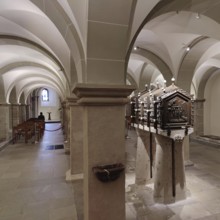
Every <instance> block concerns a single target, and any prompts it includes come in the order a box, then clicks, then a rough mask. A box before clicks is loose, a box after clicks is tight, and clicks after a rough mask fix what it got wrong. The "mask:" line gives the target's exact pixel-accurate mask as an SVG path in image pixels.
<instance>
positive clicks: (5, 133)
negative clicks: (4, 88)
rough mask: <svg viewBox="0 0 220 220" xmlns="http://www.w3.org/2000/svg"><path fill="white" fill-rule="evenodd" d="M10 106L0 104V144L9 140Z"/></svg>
mask: <svg viewBox="0 0 220 220" xmlns="http://www.w3.org/2000/svg"><path fill="white" fill-rule="evenodd" d="M10 107H11V105H10V104H0V142H2V141H6V140H9V139H10Z"/></svg>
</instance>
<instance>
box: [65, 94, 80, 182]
mask: <svg viewBox="0 0 220 220" xmlns="http://www.w3.org/2000/svg"><path fill="white" fill-rule="evenodd" d="M77 100H78V99H76V98H72V99H71V100H70V99H68V105H69V107H70V171H69V173H67V175H66V179H67V180H78V179H83V111H82V110H83V107H82V106H81V105H78V104H77Z"/></svg>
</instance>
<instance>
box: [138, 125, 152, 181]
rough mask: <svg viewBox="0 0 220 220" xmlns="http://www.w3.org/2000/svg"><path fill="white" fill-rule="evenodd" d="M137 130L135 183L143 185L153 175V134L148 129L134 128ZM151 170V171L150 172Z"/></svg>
mask: <svg viewBox="0 0 220 220" xmlns="http://www.w3.org/2000/svg"><path fill="white" fill-rule="evenodd" d="M136 132H137V155H136V169H135V173H136V177H135V183H136V184H137V185H145V184H146V183H147V182H148V181H150V180H151V178H152V177H151V174H152V176H153V161H154V155H155V149H156V146H155V140H154V134H153V133H151V134H150V132H148V131H144V130H140V129H136ZM150 135H152V168H151V163H150V157H151V156H150V154H151V152H150ZM151 172H152V173H151Z"/></svg>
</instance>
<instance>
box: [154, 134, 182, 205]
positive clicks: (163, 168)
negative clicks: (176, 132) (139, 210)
mask: <svg viewBox="0 0 220 220" xmlns="http://www.w3.org/2000/svg"><path fill="white" fill-rule="evenodd" d="M172 140H173V139H171V138H169V137H165V136H162V135H157V134H156V135H155V141H156V161H155V176H154V197H155V200H156V201H157V202H161V203H172V202H175V201H177V200H182V199H185V197H186V189H185V186H186V183H185V170H184V158H183V142H182V141H179V142H178V141H173V143H174V151H173V153H174V154H173V155H172ZM173 157H174V158H173ZM172 161H173V162H172Z"/></svg>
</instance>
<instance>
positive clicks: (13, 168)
mask: <svg viewBox="0 0 220 220" xmlns="http://www.w3.org/2000/svg"><path fill="white" fill-rule="evenodd" d="M59 127H60V124H58V123H56V124H47V125H46V129H47V130H53V129H56V128H59ZM31 142H32V143H29V144H24V143H23V141H22V140H21V141H19V143H16V144H14V145H8V146H7V147H6V148H5V149H3V150H2V151H1V152H0V219H1V220H75V219H77V217H76V210H75V202H74V194H73V185H72V184H71V183H67V182H65V172H66V171H67V169H68V163H69V156H68V155H66V154H65V152H64V149H60V150H47V148H48V146H51V145H62V144H63V135H62V131H61V130H58V131H56V132H51V131H45V134H44V136H43V139H42V140H41V142H40V143H35V140H34V139H32V140H31Z"/></svg>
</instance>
